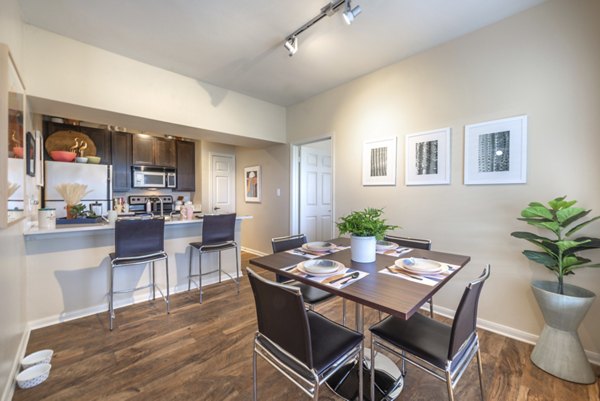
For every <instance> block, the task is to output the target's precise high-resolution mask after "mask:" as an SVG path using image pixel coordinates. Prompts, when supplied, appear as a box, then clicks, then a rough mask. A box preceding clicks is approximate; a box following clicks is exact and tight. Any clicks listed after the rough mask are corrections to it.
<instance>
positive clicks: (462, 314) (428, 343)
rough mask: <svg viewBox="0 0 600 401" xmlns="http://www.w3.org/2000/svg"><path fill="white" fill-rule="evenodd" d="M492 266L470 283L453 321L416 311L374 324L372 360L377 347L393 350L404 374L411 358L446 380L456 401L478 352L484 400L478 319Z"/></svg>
mask: <svg viewBox="0 0 600 401" xmlns="http://www.w3.org/2000/svg"><path fill="white" fill-rule="evenodd" d="M490 269H491V268H490V265H487V266H486V267H485V269H484V270H483V273H482V274H481V276H479V277H478V278H477V279H475V280H473V281H471V282H470V283H469V284H468V285H467V287H466V288H465V291H464V293H463V295H462V298H461V300H460V303H459V304H458V308H457V310H456V314H455V315H454V320H453V322H452V325H447V324H444V323H442V322H439V321H436V320H434V319H432V318H429V317H426V316H424V315H422V314H419V313H416V314H414V315H413V316H412V317H411V318H410V319H408V320H404V319H400V318H397V317H394V316H389V317H387V318H386V319H384V320H383V321H381V322H379V323H377V324H375V325H373V326H371V328H370V329H369V330H370V331H371V360H372V361H373V360H374V357H375V352H376V350H377V349H384V350H386V351H388V352H391V353H393V354H395V355H397V356H398V357H400V359H401V360H402V368H401V371H402V375H403V376H405V375H406V364H405V362H408V363H410V364H412V365H414V366H416V367H418V368H420V369H422V370H424V371H425V372H427V373H429V374H431V375H433V376H435V377H436V378H438V379H440V380H442V381H445V382H446V387H447V390H448V399H449V400H450V401H454V387H455V386H456V384H457V383H458V381H459V380H460V378H461V376H462V374H463V373H464V371H465V369H466V368H467V366H468V365H469V363H470V362H471V361H472V360H473V358H474V357H475V356H477V367H478V372H479V386H480V391H481V399H482V400H483V399H484V398H485V396H484V389H483V367H482V364H481V353H480V351H479V338H478V336H477V326H476V323H477V306H478V304H479V296H480V294H481V289H482V288H483V283H484V282H485V281H486V280H487V279H488V277H489V276H490ZM373 377H374V370H373V367H371V379H372V378H373ZM371 383H373V381H372V380H371ZM370 391H371V395H373V394H374V391H375V387H374V385H371V388H370ZM371 399H373V398H371Z"/></svg>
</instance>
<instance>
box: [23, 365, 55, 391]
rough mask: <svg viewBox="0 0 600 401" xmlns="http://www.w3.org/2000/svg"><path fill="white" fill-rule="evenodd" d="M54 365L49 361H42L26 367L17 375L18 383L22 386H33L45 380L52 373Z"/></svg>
mask: <svg viewBox="0 0 600 401" xmlns="http://www.w3.org/2000/svg"><path fill="white" fill-rule="evenodd" d="M51 368H52V365H50V364H49V363H40V364H39V365H35V366H32V367H30V368H29V369H25V370H24V371H22V372H21V373H19V374H18V375H17V385H18V386H19V387H20V388H31V387H34V386H37V385H38V384H40V383H42V382H44V381H45V380H46V379H47V378H48V376H49V375H50V369H51Z"/></svg>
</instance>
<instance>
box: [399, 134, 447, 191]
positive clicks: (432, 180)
mask: <svg viewBox="0 0 600 401" xmlns="http://www.w3.org/2000/svg"><path fill="white" fill-rule="evenodd" d="M405 151H406V169H405V183H406V185H438V184H450V128H442V129H438V130H435V131H427V132H419V133H416V134H410V135H407V136H406V149H405Z"/></svg>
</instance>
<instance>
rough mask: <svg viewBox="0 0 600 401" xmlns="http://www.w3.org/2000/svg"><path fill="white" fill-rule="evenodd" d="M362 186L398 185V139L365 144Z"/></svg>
mask: <svg viewBox="0 0 600 401" xmlns="http://www.w3.org/2000/svg"><path fill="white" fill-rule="evenodd" d="M362 163H363V175H362V184H363V185H365V186H367V185H396V137H394V138H389V139H380V140H373V141H366V142H365V143H364V144H363V160H362Z"/></svg>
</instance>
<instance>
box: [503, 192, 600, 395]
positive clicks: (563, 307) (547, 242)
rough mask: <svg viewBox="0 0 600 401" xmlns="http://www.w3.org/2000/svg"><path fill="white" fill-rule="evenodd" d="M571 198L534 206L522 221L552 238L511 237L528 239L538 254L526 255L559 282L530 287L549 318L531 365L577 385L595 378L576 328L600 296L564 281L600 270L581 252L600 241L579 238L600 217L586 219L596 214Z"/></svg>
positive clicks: (524, 234) (523, 213)
mask: <svg viewBox="0 0 600 401" xmlns="http://www.w3.org/2000/svg"><path fill="white" fill-rule="evenodd" d="M576 203H577V201H567V200H566V196H563V197H559V198H555V199H553V200H551V201H549V202H548V206H545V205H543V204H542V203H540V202H532V203H530V204H529V205H528V207H526V208H525V209H523V210H522V211H521V217H520V218H519V220H521V221H525V222H526V223H527V224H529V225H531V226H534V227H537V228H540V229H542V230H547V231H550V233H551V234H552V235H551V236H550V237H552V238H549V237H544V236H541V235H538V234H534V233H530V232H526V231H515V232H513V233H511V235H512V236H513V237H515V238H520V239H524V240H526V241H529V242H530V243H532V244H533V245H535V246H536V247H537V248H538V249H539V250H536V251H531V250H525V251H523V254H524V255H525V256H526V257H527V258H528V259H529V260H531V261H533V262H536V263H540V264H542V265H544V266H545V267H546V268H547V269H549V270H551V271H552V272H553V273H554V274H555V275H556V277H557V278H558V283H556V282H552V281H543V280H536V281H533V282H532V283H531V288H532V289H533V294H534V295H535V298H536V300H537V302H538V305H539V306H540V309H541V311H542V314H543V316H544V322H545V324H544V328H543V330H542V333H541V334H540V337H539V339H538V342H537V344H536V345H535V348H534V349H533V352H532V353H531V361H532V362H533V363H534V364H535V365H536V366H538V367H539V368H541V369H542V370H545V371H546V372H548V373H550V374H553V375H554V376H557V377H560V378H561V379H565V380H569V381H572V382H575V383H584V384H590V383H594V382H595V381H596V375H595V374H594V371H593V369H592V367H591V365H590V363H589V361H588V360H587V356H586V355H585V351H584V349H583V346H582V345H581V341H580V340H579V336H578V335H577V327H578V326H579V324H580V323H581V321H582V320H583V318H584V317H585V314H586V313H587V311H588V309H589V308H590V306H591V305H592V302H593V301H594V299H595V297H596V295H595V294H594V293H593V292H591V291H588V290H586V289H584V288H581V287H578V286H575V285H571V284H566V283H564V277H565V276H567V275H570V274H574V270H576V269H579V268H582V267H600V264H598V263H596V264H593V263H592V261H591V260H590V259H587V258H584V257H582V256H580V255H578V253H579V252H582V251H586V250H590V249H598V248H600V240H599V239H598V238H593V237H585V236H581V237H574V234H575V233H577V232H578V231H579V230H581V229H582V228H584V227H586V226H587V225H589V224H590V223H592V222H593V221H595V220H598V219H600V216H597V217H593V218H588V219H587V220H585V221H583V222H579V221H580V220H581V219H583V218H585V217H586V216H587V215H588V214H589V213H590V212H591V210H585V209H583V208H580V207H575V206H574V205H575V204H576Z"/></svg>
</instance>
